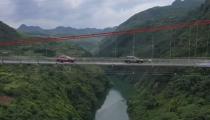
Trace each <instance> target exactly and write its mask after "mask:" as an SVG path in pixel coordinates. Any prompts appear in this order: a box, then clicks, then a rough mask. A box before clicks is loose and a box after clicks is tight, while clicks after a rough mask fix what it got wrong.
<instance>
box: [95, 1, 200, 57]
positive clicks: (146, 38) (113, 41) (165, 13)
mask: <svg viewBox="0 0 210 120" xmlns="http://www.w3.org/2000/svg"><path fill="white" fill-rule="evenodd" d="M203 2H204V1H203V0H185V1H180V0H176V1H175V2H174V3H173V4H172V5H170V6H166V7H155V8H151V9H149V10H146V11H143V12H140V13H138V14H136V15H134V16H133V17H131V18H130V19H129V20H127V21H126V22H124V23H123V24H121V25H120V26H119V27H118V28H117V31H121V30H127V29H133V28H143V27H151V26H153V27H154V26H161V25H170V24H175V23H180V22H184V21H183V19H184V17H185V16H186V15H187V14H188V12H189V11H192V10H195V9H197V8H198V7H200V5H201V4H202V3H203ZM173 35H174V33H173V32H170V31H169V32H159V33H142V34H135V36H132V35H121V36H116V37H110V38H106V39H104V40H103V41H104V42H103V43H102V44H101V46H100V48H101V50H100V52H99V55H101V56H115V55H116V57H119V56H126V55H131V54H132V44H133V41H132V40H133V39H134V38H135V51H136V56H139V57H151V53H152V52H151V46H152V45H151V44H152V39H154V44H158V45H161V46H158V45H155V46H154V47H155V48H154V49H155V52H156V53H155V55H156V56H155V57H160V54H162V52H163V51H162V50H160V49H159V48H163V46H164V47H168V46H169V43H166V42H165V44H162V42H164V41H167V42H169V39H172V38H171V37H173ZM166 49H168V48H166ZM115 50H116V52H114V51H115Z"/></svg>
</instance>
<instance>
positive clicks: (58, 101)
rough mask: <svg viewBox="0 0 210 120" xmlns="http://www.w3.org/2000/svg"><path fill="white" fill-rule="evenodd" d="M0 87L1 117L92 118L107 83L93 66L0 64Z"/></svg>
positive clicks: (41, 119) (22, 119)
mask: <svg viewBox="0 0 210 120" xmlns="http://www.w3.org/2000/svg"><path fill="white" fill-rule="evenodd" d="M91 72H93V73H94V74H91ZM0 86H1V88H0V119H1V120H92V119H93V118H94V114H95V110H96V109H97V108H98V107H100V106H99V105H100V104H101V102H102V99H103V97H104V95H105V94H106V90H107V88H108V87H109V82H108V81H107V80H106V77H105V76H104V75H103V71H101V70H100V69H99V68H95V67H91V68H90V67H89V68H81V67H70V66H66V67H65V66H62V65H58V66H56V65H55V66H39V65H28V66H27V65H16V66H14V65H13V66H8V65H1V66H0Z"/></svg>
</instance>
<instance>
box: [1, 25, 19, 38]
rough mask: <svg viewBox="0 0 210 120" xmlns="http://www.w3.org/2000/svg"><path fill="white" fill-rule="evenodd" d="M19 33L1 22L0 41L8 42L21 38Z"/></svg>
mask: <svg viewBox="0 0 210 120" xmlns="http://www.w3.org/2000/svg"><path fill="white" fill-rule="evenodd" d="M19 37H20V35H19V33H18V32H17V31H16V30H15V29H13V28H12V27H10V26H8V25H6V24H5V23H3V22H1V21H0V41H8V40H14V39H17V38H19Z"/></svg>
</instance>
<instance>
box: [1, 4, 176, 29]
mask: <svg viewBox="0 0 210 120" xmlns="http://www.w3.org/2000/svg"><path fill="white" fill-rule="evenodd" d="M173 1H174V0H0V21H3V22H5V23H7V24H9V25H10V26H12V27H14V28H17V27H19V26H20V25H21V24H26V25H30V26H41V27H42V28H45V29H51V28H55V27H57V26H66V27H74V28H87V27H88V28H106V27H113V26H118V25H119V24H121V23H123V22H124V21H126V20H127V19H128V18H130V17H131V16H133V15H134V14H136V13H138V12H141V11H144V10H146V9H148V8H151V7H154V6H166V5H170V4H171V3H172V2H173Z"/></svg>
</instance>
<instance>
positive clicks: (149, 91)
mask: <svg viewBox="0 0 210 120" xmlns="http://www.w3.org/2000/svg"><path fill="white" fill-rule="evenodd" d="M199 2H200V3H199ZM188 3H190V4H188ZM202 3H203V2H202V1H197V0H195V1H190V0H185V1H180V0H176V1H175V2H174V3H173V4H172V5H171V6H167V7H155V8H152V9H149V10H146V11H144V12H141V13H139V14H137V15H135V16H133V17H131V19H129V20H128V21H126V22H125V23H123V24H121V26H119V27H118V30H125V29H131V28H138V27H151V26H162V25H173V24H178V23H187V22H190V21H194V20H205V19H209V18H210V17H209V13H210V4H209V3H210V1H209V0H206V1H205V3H204V4H202ZM186 5H187V6H188V7H189V6H190V5H192V6H191V7H190V9H189V8H188V7H186ZM183 8H185V10H184V9H183ZM179 10H181V11H182V10H183V11H185V12H179ZM168 12H169V13H171V12H172V13H173V14H167V13H168ZM161 13H164V14H161ZM171 15H172V16H171ZM151 16H152V17H151ZM142 18H144V19H146V20H145V21H144V19H143V20H142ZM209 32H210V29H209V26H193V27H189V28H184V29H180V30H173V31H161V32H155V33H143V34H136V35H135V39H136V43H135V45H136V46H135V56H138V57H140V58H151V57H154V58H176V57H209V53H210V50H209V47H208V46H209V40H210V37H209V36H210V34H209ZM133 39H134V37H133V35H121V36H116V37H110V38H106V39H104V43H103V44H101V48H102V49H101V51H100V54H99V55H102V56H103V55H104V56H113V57H122V56H127V55H132V40H133ZM108 40H110V41H112V43H110V42H107V41H108ZM152 40H154V53H153V54H154V55H153V56H152V51H151V49H152V47H151V43H152ZM189 42H190V44H189ZM196 43H197V45H196ZM170 44H171V45H170ZM116 49H117V50H116ZM107 51H108V52H107ZM114 51H115V52H114ZM116 51H117V53H116ZM112 70H113V69H112ZM114 70H115V71H116V70H118V71H129V72H130V71H131V73H133V75H123V76H122V75H121V76H120V77H119V76H117V77H116V78H120V80H123V81H127V82H129V83H130V85H133V86H134V87H135V92H134V94H132V95H130V96H129V95H128V96H129V100H128V106H129V109H128V112H129V115H130V119H131V120H209V119H210V109H209V108H210V101H209V99H210V98H209V97H210V96H209V92H210V88H209V85H210V77H209V69H204V68H202V69H199V68H189V67H188V68H176V69H175V68H167V67H164V68H156V67H151V68H144V69H143V68H122V67H121V68H114ZM151 73H157V74H159V75H157V74H156V75H153V74H151ZM161 73H162V74H161Z"/></svg>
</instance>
